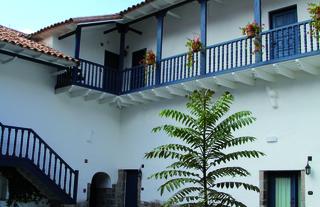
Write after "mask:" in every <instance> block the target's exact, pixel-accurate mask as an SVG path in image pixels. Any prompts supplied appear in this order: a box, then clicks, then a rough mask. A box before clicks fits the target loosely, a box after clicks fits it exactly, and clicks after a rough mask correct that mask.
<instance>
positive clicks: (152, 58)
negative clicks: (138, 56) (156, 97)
mask: <svg viewBox="0 0 320 207" xmlns="http://www.w3.org/2000/svg"><path fill="white" fill-rule="evenodd" d="M156 63H157V62H156V54H155V53H154V52H153V51H152V50H148V51H147V52H146V55H145V56H144V58H143V59H142V60H141V65H143V66H144V82H145V84H147V80H148V73H149V69H151V70H152V69H153V68H155V66H156ZM152 66H154V67H152Z"/></svg>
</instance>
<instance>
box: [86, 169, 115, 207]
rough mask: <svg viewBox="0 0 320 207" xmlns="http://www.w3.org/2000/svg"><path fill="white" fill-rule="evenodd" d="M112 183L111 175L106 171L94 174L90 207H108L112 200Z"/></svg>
mask: <svg viewBox="0 0 320 207" xmlns="http://www.w3.org/2000/svg"><path fill="white" fill-rule="evenodd" d="M112 198H113V195H112V184H111V179H110V176H109V175H108V174H107V173H105V172H98V173H96V174H94V176H93V177H92V180H91V185H90V200H89V206H90V207H106V206H108V203H110V200H112Z"/></svg>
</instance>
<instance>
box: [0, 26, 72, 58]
mask: <svg viewBox="0 0 320 207" xmlns="http://www.w3.org/2000/svg"><path fill="white" fill-rule="evenodd" d="M0 41H2V42H7V43H11V44H14V45H17V46H19V47H21V48H26V49H30V50H34V51H37V52H41V53H43V54H46V55H50V56H53V57H57V58H61V59H65V60H67V61H73V62H77V60H76V59H74V58H72V57H70V56H67V55H64V54H63V53H61V52H59V51H57V50H55V49H53V48H50V47H47V46H45V45H43V44H41V43H38V42H35V41H33V40H30V39H28V37H27V35H26V34H24V33H22V32H19V31H16V30H13V29H10V28H7V27H4V26H1V25H0Z"/></svg>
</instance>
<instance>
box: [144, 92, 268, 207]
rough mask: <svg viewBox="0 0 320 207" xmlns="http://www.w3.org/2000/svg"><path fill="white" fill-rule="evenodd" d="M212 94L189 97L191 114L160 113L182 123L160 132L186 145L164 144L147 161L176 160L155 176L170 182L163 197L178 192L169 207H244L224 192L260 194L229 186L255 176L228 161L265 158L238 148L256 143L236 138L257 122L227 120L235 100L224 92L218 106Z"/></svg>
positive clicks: (246, 117) (242, 115) (242, 117)
mask: <svg viewBox="0 0 320 207" xmlns="http://www.w3.org/2000/svg"><path fill="white" fill-rule="evenodd" d="M213 95H214V92H213V91H211V90H200V91H195V92H193V93H192V94H191V95H190V96H188V99H189V101H188V103H187V109H188V111H189V113H183V112H180V111H176V110H163V111H162V112H161V113H160V116H161V117H165V118H170V119H174V120H175V121H177V122H178V123H179V126H174V125H169V124H166V125H163V126H160V127H156V128H154V129H153V132H155V133H157V132H160V131H164V132H165V133H166V134H167V135H168V136H170V137H173V138H177V139H179V140H180V142H178V143H181V144H166V145H162V146H159V147H157V148H155V149H153V150H152V151H151V152H149V153H146V155H145V157H146V158H147V159H155V158H160V159H172V163H171V164H170V165H169V166H168V167H167V168H166V169H165V170H163V171H161V172H158V173H155V174H153V175H152V176H151V177H150V178H151V179H161V180H165V183H164V184H163V185H161V186H160V188H159V191H160V193H161V195H162V194H163V193H164V192H165V191H168V192H171V193H173V196H172V197H171V198H170V199H169V200H168V201H167V202H166V204H165V206H174V205H179V206H192V207H193V206H196V207H232V206H236V207H238V206H239V207H245V206H246V205H245V204H243V203H241V202H240V201H237V200H236V199H235V198H233V197H232V196H231V195H230V194H228V193H225V192H223V190H224V189H233V188H243V189H244V190H249V191H256V192H259V188H258V187H256V186H254V185H250V184H247V183H243V182H236V181H225V180H227V179H228V178H232V179H235V178H237V177H246V176H249V175H250V173H249V172H248V171H247V170H246V169H244V168H242V167H230V166H228V164H229V162H231V161H236V160H239V159H241V158H259V157H261V156H263V155H264V154H263V153H262V152H259V151H255V150H242V151H236V150H235V149H234V148H233V147H237V146H240V145H243V144H246V143H250V142H254V141H255V140H256V138H254V137H251V136H243V137H235V136H234V135H233V133H234V132H235V131H236V130H239V129H240V128H243V127H245V126H248V125H250V124H252V123H253V122H254V121H255V118H254V117H253V116H252V113H251V112H250V111H241V112H237V113H234V114H232V115H230V116H227V113H228V112H229V110H230V106H231V104H232V102H233V100H234V97H233V96H232V95H231V94H230V93H224V94H223V95H222V96H221V97H219V98H218V100H217V101H216V102H213V101H212V97H213ZM222 165H223V166H222Z"/></svg>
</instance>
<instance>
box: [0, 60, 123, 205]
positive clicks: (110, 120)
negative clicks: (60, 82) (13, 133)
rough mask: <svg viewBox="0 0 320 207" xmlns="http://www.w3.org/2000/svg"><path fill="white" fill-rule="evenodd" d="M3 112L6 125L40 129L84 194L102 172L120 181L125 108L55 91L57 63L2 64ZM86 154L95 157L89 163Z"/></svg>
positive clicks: (0, 104)
mask: <svg viewBox="0 0 320 207" xmlns="http://www.w3.org/2000/svg"><path fill="white" fill-rule="evenodd" d="M0 71H1V72H0V73H1V75H0V88H1V92H0V94H1V102H0V106H1V107H0V117H1V120H0V122H2V123H3V124H5V125H13V126H20V127H28V128H32V129H34V130H35V131H36V132H37V133H38V134H39V135H40V136H41V137H42V138H43V139H44V140H45V141H46V142H47V143H48V144H49V146H51V147H52V148H53V149H54V150H56V152H57V153H58V154H59V155H60V156H61V157H62V158H63V159H64V160H65V161H66V162H67V163H68V164H70V166H71V167H73V168H74V169H77V170H80V177H79V192H78V195H79V196H78V198H79V200H80V201H81V200H85V199H86V196H87V195H86V193H83V192H82V191H83V189H86V188H87V183H90V182H91V179H92V177H93V175H94V174H95V173H97V172H106V173H108V174H109V175H110V177H111V181H112V182H113V183H115V182H116V181H117V169H118V168H119V166H118V160H117V159H114V156H115V155H116V154H117V153H118V152H119V149H121V148H120V147H119V145H118V144H120V143H119V139H118V137H119V133H120V132H119V128H120V126H119V118H120V113H119V110H118V109H116V108H114V107H111V106H108V105H100V104H98V103H96V102H85V101H84V100H83V99H81V98H74V99H72V98H70V97H69V96H67V95H65V94H60V95H55V92H54V87H55V84H56V80H55V79H56V78H55V77H53V76H51V72H53V71H54V69H52V68H48V67H45V66H43V65H37V64H34V63H30V62H26V61H21V60H17V61H15V62H13V63H10V64H5V65H0ZM84 159H88V161H89V163H88V164H85V163H84Z"/></svg>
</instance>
